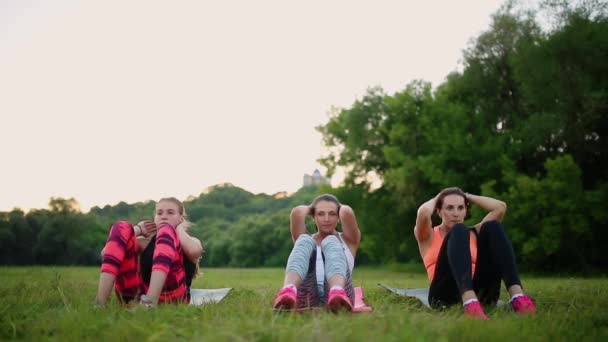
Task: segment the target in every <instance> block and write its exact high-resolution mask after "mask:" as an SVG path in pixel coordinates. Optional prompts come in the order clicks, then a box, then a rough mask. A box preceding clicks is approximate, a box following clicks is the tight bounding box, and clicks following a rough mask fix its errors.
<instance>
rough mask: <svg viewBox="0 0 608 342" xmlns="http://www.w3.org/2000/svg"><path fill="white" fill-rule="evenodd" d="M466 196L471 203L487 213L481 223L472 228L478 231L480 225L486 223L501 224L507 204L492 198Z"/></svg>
mask: <svg viewBox="0 0 608 342" xmlns="http://www.w3.org/2000/svg"><path fill="white" fill-rule="evenodd" d="M466 196H467V199H468V200H469V201H470V202H471V203H473V204H476V205H478V206H480V207H482V208H483V209H485V210H487V211H488V213H487V214H486V216H485V217H484V218H483V219H482V220H481V222H479V223H478V224H476V225H475V226H474V227H475V229H477V231H479V229H480V228H481V225H482V224H484V223H485V222H487V221H493V220H496V221H498V222H501V221H502V219H503V218H504V216H505V213H506V212H507V204H506V203H505V202H503V201H499V200H497V199H494V198H492V197H486V196H478V195H473V194H466Z"/></svg>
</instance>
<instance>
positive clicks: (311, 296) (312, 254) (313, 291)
mask: <svg viewBox="0 0 608 342" xmlns="http://www.w3.org/2000/svg"><path fill="white" fill-rule="evenodd" d="M345 248H346V247H345V246H344V245H343V244H342V243H341V242H340V240H339V239H338V237H336V236H335V235H330V236H328V237H326V238H325V239H323V241H322V242H321V253H322V255H323V263H324V266H325V281H324V282H323V284H324V291H323V292H322V293H321V291H320V290H321V289H318V288H317V274H316V261H317V243H316V242H315V240H314V239H313V238H312V236H310V235H308V234H302V235H300V236H299V237H298V239H297V240H296V243H295V244H294V246H293V249H292V250H291V254H290V255H289V259H287V267H286V270H285V271H286V272H295V273H297V274H298V276H300V279H302V280H303V281H302V284H301V285H300V286H298V308H305V307H315V306H319V305H322V304H325V303H326V301H327V299H326V298H325V297H326V295H325V294H327V293H328V292H329V284H328V282H327V280H328V279H331V277H333V276H334V275H337V274H339V275H342V276H343V277H344V278H345V279H346V286H345V287H344V290H345V291H346V294H347V295H348V297H349V298H350V301H351V303H354V301H355V292H354V290H353V284H352V279H351V273H350V270H349V268H348V264H347V262H346V256H345V255H344V253H345V252H346V253H350V250H348V249H346V250H345Z"/></svg>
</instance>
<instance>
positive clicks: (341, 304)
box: [327, 289, 353, 312]
mask: <svg viewBox="0 0 608 342" xmlns="http://www.w3.org/2000/svg"><path fill="white" fill-rule="evenodd" d="M327 306H328V307H329V309H330V310H331V311H333V312H338V311H350V312H352V311H353V304H352V303H351V302H350V299H349V298H348V296H347V295H346V291H344V289H333V290H331V291H329V296H327Z"/></svg>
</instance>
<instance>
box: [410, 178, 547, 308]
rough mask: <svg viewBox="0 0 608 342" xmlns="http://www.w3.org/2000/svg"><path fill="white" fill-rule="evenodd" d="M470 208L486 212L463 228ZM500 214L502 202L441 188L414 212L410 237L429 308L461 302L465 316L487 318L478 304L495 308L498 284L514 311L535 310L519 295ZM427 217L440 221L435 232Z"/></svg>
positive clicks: (508, 241) (511, 248)
mask: <svg viewBox="0 0 608 342" xmlns="http://www.w3.org/2000/svg"><path fill="white" fill-rule="evenodd" d="M471 204H475V205H478V206H480V207H481V208H483V209H485V210H487V211H488V213H487V214H486V216H485V217H484V218H483V220H481V222H479V223H478V224H476V225H474V226H472V227H468V226H466V225H464V220H465V218H466V216H467V214H468V210H469V206H470V205H471ZM506 209H507V205H506V204H505V203H504V202H502V201H499V200H497V199H494V198H491V197H486V196H477V195H472V194H467V193H465V192H464V191H462V190H461V189H459V188H447V189H444V190H442V191H441V192H439V193H438V194H437V195H436V196H435V197H433V198H431V199H430V200H428V201H426V202H425V203H424V204H422V205H421V206H420V208H418V214H417V217H416V226H415V227H414V234H415V236H416V240H417V241H418V248H419V250H420V255H421V256H422V260H423V261H424V265H425V267H426V269H427V274H428V277H429V280H430V281H431V287H430V289H429V303H430V304H431V306H432V307H434V308H438V307H443V306H448V305H453V304H457V303H462V304H463V306H464V310H465V313H466V314H467V315H468V316H471V317H474V318H480V319H488V317H487V316H486V314H485V312H484V310H483V307H482V306H481V304H484V305H494V304H496V302H497V301H498V297H499V295H500V282H501V279H502V280H503V281H504V282H505V286H506V288H507V291H508V292H509V294H510V296H511V301H510V303H511V307H512V308H513V309H514V310H515V311H516V312H518V313H533V312H535V311H536V307H535V304H534V302H533V301H532V299H531V298H530V297H529V296H528V295H526V294H524V292H523V289H522V285H521V281H520V279H519V275H518V272H517V267H516V263H515V255H514V253H513V247H512V246H511V241H510V240H509V238H508V237H507V235H506V234H505V231H504V228H503V226H502V224H501V223H500V222H501V221H502V219H503V217H504V215H505V212H506ZM433 213H436V214H437V215H438V216H439V217H440V218H441V224H439V225H438V226H436V227H433V226H432V222H431V216H432V215H433Z"/></svg>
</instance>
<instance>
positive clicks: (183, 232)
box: [175, 222, 203, 263]
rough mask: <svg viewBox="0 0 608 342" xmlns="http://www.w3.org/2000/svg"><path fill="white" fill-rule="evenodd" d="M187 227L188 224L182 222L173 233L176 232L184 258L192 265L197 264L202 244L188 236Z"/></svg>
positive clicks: (201, 253)
mask: <svg viewBox="0 0 608 342" xmlns="http://www.w3.org/2000/svg"><path fill="white" fill-rule="evenodd" d="M187 225H189V223H183V222H182V223H181V224H179V225H178V226H177V228H176V229H175V231H176V232H177V237H178V238H179V242H180V244H181V245H182V250H183V251H184V255H185V256H186V258H188V260H190V261H192V262H193V263H198V259H200V257H201V256H202V255H203V244H202V243H201V240H199V239H197V238H195V237H193V236H190V234H188V227H187Z"/></svg>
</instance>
